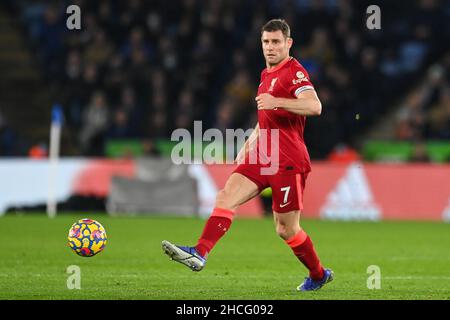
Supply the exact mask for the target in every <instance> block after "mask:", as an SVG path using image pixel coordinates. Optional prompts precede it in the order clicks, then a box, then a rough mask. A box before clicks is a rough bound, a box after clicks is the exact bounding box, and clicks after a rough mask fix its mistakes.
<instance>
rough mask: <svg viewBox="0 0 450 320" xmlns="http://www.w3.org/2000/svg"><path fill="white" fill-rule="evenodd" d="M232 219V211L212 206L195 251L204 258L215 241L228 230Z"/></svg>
mask: <svg viewBox="0 0 450 320" xmlns="http://www.w3.org/2000/svg"><path fill="white" fill-rule="evenodd" d="M232 221H233V211H231V210H227V209H221V208H214V211H213V212H212V214H211V216H210V217H209V219H208V221H207V222H206V225H205V228H204V229H203V233H202V235H201V236H200V239H199V240H198V242H197V245H196V246H195V249H196V250H197V252H198V253H199V254H200V255H202V256H203V257H205V258H206V257H207V256H208V253H209V252H210V251H211V250H212V248H213V247H214V246H215V245H216V243H217V241H219V239H220V238H222V236H223V235H224V234H225V233H226V232H227V231H228V229H229V228H230V225H231V222H232Z"/></svg>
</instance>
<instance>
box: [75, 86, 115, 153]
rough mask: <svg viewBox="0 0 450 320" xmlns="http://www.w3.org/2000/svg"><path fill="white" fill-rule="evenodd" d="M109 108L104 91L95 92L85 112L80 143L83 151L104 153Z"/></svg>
mask: <svg viewBox="0 0 450 320" xmlns="http://www.w3.org/2000/svg"><path fill="white" fill-rule="evenodd" d="M108 117H109V108H108V105H107V101H106V97H105V94H104V93H103V92H102V91H96V92H94V93H93V95H92V97H91V100H90V102H89V105H88V106H87V108H86V110H85V112H84V114H83V123H82V128H81V131H80V143H81V147H82V150H83V152H84V153H85V154H86V155H90V156H101V155H103V151H104V150H103V144H104V134H105V133H106V130H107V127H108V120H109V119H108Z"/></svg>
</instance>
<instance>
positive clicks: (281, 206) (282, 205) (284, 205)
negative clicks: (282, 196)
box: [280, 201, 291, 208]
mask: <svg viewBox="0 0 450 320" xmlns="http://www.w3.org/2000/svg"><path fill="white" fill-rule="evenodd" d="M289 203H291V202H290V201H289V202H288V203H285V204H280V208H284V207H286V206H287V205H288V204H289Z"/></svg>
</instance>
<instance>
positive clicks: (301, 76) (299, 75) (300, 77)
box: [292, 71, 308, 84]
mask: <svg viewBox="0 0 450 320" xmlns="http://www.w3.org/2000/svg"><path fill="white" fill-rule="evenodd" d="M295 75H296V76H297V78H298V79H293V80H292V84H297V83H302V82H303V81H308V79H307V78H306V76H305V74H304V73H303V72H301V71H297V73H296V74H295Z"/></svg>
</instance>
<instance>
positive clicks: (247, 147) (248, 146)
mask: <svg viewBox="0 0 450 320" xmlns="http://www.w3.org/2000/svg"><path fill="white" fill-rule="evenodd" d="M258 135H259V123H257V124H256V126H255V129H254V130H253V132H252V134H251V135H250V137H248V139H247V141H245V143H244V145H243V146H242V147H241V150H240V151H239V153H238V155H237V156H236V159H235V160H234V162H235V163H237V164H241V163H242V162H243V161H244V159H245V156H246V155H247V153H248V152H250V151H251V150H253V148H254V147H255V145H256V140H257V138H258Z"/></svg>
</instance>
